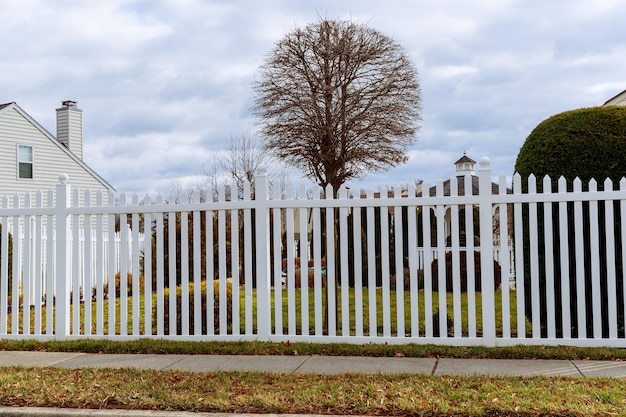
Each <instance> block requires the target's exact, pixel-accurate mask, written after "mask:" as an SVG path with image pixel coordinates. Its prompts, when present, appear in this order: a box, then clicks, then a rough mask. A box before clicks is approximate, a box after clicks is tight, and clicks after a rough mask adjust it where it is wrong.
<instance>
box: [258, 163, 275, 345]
mask: <svg viewBox="0 0 626 417" xmlns="http://www.w3.org/2000/svg"><path fill="white" fill-rule="evenodd" d="M254 184H255V185H254V200H255V210H254V222H255V249H256V287H257V336H258V338H259V340H269V336H270V330H271V302H270V294H271V292H270V291H271V290H270V247H269V243H268V241H269V238H270V223H269V211H268V207H267V206H268V204H267V200H268V198H269V197H268V191H267V175H266V171H265V168H262V167H261V168H259V169H258V174H257V175H256V176H255V179H254Z"/></svg>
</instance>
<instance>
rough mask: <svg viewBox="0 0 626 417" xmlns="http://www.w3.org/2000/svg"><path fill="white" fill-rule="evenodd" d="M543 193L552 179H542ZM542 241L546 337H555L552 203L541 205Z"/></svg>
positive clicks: (549, 186)
mask: <svg viewBox="0 0 626 417" xmlns="http://www.w3.org/2000/svg"><path fill="white" fill-rule="evenodd" d="M542 189H543V193H544V194H546V195H547V196H549V195H550V194H551V193H552V179H551V178H550V177H549V176H547V175H546V176H545V177H544V178H543V185H542ZM543 218H544V226H543V239H544V259H543V264H544V268H545V280H546V289H545V292H546V322H547V324H548V337H550V338H554V337H556V317H555V305H556V299H555V294H554V266H553V265H554V264H553V262H552V258H553V256H554V251H553V241H552V234H553V230H552V203H550V202H545V203H543Z"/></svg>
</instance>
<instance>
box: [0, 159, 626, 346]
mask: <svg viewBox="0 0 626 417" xmlns="http://www.w3.org/2000/svg"><path fill="white" fill-rule="evenodd" d="M478 183H479V184H478V185H479V187H478V190H479V192H476V191H474V190H473V187H472V185H473V181H472V178H471V177H469V176H468V177H465V178H464V181H463V182H458V181H457V180H452V181H450V184H449V192H448V191H447V190H446V191H445V192H444V188H446V187H447V184H444V183H443V182H441V181H440V182H438V183H437V184H435V185H434V190H435V191H434V192H431V191H430V190H431V188H430V187H429V186H428V184H422V187H421V190H418V189H416V188H415V186H409V187H408V189H401V188H400V187H395V188H393V189H392V190H383V191H381V192H379V193H374V192H373V191H370V190H368V191H367V192H361V191H360V190H346V189H345V188H342V189H341V190H340V191H339V193H338V197H337V198H333V197H332V196H333V193H332V190H330V189H327V190H320V189H319V187H314V186H313V187H310V186H309V187H307V186H306V185H301V186H300V187H298V188H297V189H294V188H293V187H292V186H291V185H287V187H286V189H285V190H283V191H282V192H275V193H271V192H270V191H269V189H270V187H269V186H268V183H267V178H266V177H265V175H264V173H262V174H261V175H259V176H257V177H256V179H255V184H256V185H255V189H254V191H251V189H250V186H249V185H247V186H246V187H245V189H244V190H242V192H241V193H239V194H240V195H239V196H233V197H232V198H230V197H228V196H227V194H229V193H227V192H226V189H225V188H221V189H220V190H218V193H217V199H216V201H208V202H204V201H202V199H201V198H200V195H199V194H197V195H195V196H194V197H193V199H192V201H188V202H178V203H174V202H173V201H174V200H173V199H169V200H170V201H169V202H165V201H163V198H161V197H160V196H158V197H157V198H156V199H155V200H154V201H153V199H151V198H150V197H149V196H146V197H145V198H144V199H143V200H141V201H140V200H139V198H138V196H136V195H134V196H131V198H130V199H129V200H127V196H126V195H124V194H122V195H121V196H120V199H119V203H118V204H117V205H115V204H113V203H110V204H109V205H89V204H88V205H81V204H80V203H79V202H80V201H91V197H92V196H91V194H90V193H89V191H88V190H87V191H85V190H82V191H80V190H76V189H74V190H71V189H70V186H69V184H67V183H63V184H59V185H58V186H57V187H56V190H55V191H54V193H55V198H54V199H49V200H50V201H52V200H54V201H55V204H48V206H47V207H43V206H42V205H38V206H36V207H33V204H32V203H31V196H19V198H18V197H15V198H8V197H4V198H3V199H2V205H1V207H0V224H1V225H2V230H1V232H0V337H2V338H15V339H32V338H34V339H68V338H72V339H76V338H108V339H115V340H122V339H130V338H159V339H161V338H165V339H181V340H266V341H287V340H289V341H308V342H315V341H319V342H348V343H368V342H373V343H437V344H450V345H476V344H480V345H487V346H503V345H515V344H561V345H578V346H620V347H626V335H625V332H624V324H625V323H624V310H625V305H624V300H625V299H626V285H625V283H624V274H623V268H622V265H624V264H626V223H625V222H622V221H621V219H626V183H624V182H622V184H620V185H621V188H620V190H617V191H613V190H612V188H613V187H612V184H611V183H610V182H606V183H604V190H608V191H597V190H596V184H595V182H594V181H592V182H591V183H590V184H589V191H582V184H581V182H580V181H576V182H574V184H573V191H568V190H567V189H566V186H567V184H566V183H565V181H564V180H563V181H561V182H560V183H559V187H560V188H559V191H558V192H556V193H552V192H550V187H549V184H550V179H549V178H547V179H544V182H543V190H545V191H544V192H537V191H536V185H535V180H534V177H532V176H531V178H530V179H529V181H528V184H529V187H528V192H524V193H522V191H521V189H522V186H521V185H522V180H521V178H519V176H515V177H514V184H513V190H514V192H511V191H510V189H508V188H507V181H506V178H505V177H500V178H499V179H498V187H497V189H498V191H497V192H496V193H494V192H493V190H495V188H494V187H493V184H492V176H491V170H490V168H489V161H488V159H487V158H483V159H482V160H481V163H480V171H479V175H478ZM458 184H462V186H463V187H464V188H463V189H462V190H459V189H458ZM444 185H445V186H446V187H444ZM421 191H423V193H422V192H421ZM80 193H87V194H86V195H83V198H82V199H81V198H79V197H81V194H80ZM209 195H212V194H209ZM227 197H228V198H227ZM35 200H37V201H39V200H40V199H35ZM20 201H26V203H25V204H21V203H20ZM98 201H102V198H101V196H98ZM108 201H111V202H113V201H115V199H114V196H109V199H108ZM116 217H117V219H119V222H118V224H121V225H122V226H121V227H119V229H120V230H119V231H116ZM174 224H175V225H176V226H173V225H174ZM525 229H526V230H529V231H530V232H526V233H525V232H524V230H525ZM109 236H115V238H114V239H110V238H109ZM524 236H526V238H525V237H524ZM50 237H52V238H50ZM86 237H88V238H86ZM513 242H517V244H515V245H514V244H513ZM116 274H119V275H118V276H117V279H115V276H116ZM175 288H176V295H175V296H174V289H175ZM170 291H171V294H172V295H171V296H170ZM198 294H201V296H198Z"/></svg>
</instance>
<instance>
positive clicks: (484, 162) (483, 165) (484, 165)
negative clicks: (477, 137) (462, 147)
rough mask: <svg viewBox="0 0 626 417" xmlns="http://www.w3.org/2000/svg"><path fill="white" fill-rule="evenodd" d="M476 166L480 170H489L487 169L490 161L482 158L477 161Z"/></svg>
mask: <svg viewBox="0 0 626 417" xmlns="http://www.w3.org/2000/svg"><path fill="white" fill-rule="evenodd" d="M478 164H479V165H480V168H481V169H489V167H490V166H491V160H490V159H489V158H487V157H486V156H483V157H482V158H480V160H479V161H478Z"/></svg>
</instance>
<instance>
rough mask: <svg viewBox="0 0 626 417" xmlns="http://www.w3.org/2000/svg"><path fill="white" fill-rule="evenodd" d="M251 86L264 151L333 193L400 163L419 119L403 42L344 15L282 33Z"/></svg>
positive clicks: (417, 92) (418, 100) (414, 80)
mask: <svg viewBox="0 0 626 417" xmlns="http://www.w3.org/2000/svg"><path fill="white" fill-rule="evenodd" d="M254 89H255V92H256V94H257V96H256V101H255V106H254V112H255V114H256V115H257V116H258V117H259V118H260V119H261V122H262V124H263V128H262V131H261V133H262V134H263V135H264V136H265V139H266V142H265V149H266V150H267V151H268V152H270V153H272V154H273V155H275V156H276V157H278V158H279V159H281V160H283V161H285V162H286V163H287V164H288V165H291V166H294V167H296V168H298V169H299V170H301V171H302V172H303V173H304V174H305V175H307V176H308V177H310V178H313V179H315V180H316V181H317V182H318V183H319V184H320V185H321V186H323V187H325V186H326V185H331V186H332V187H333V190H334V192H335V193H337V190H338V189H339V187H340V186H341V185H342V184H343V183H344V182H346V181H347V180H348V179H351V178H358V177H361V176H363V175H365V174H366V173H368V172H370V171H379V170H384V169H388V168H391V167H394V166H396V165H398V164H401V163H404V162H405V161H406V159H407V157H406V150H407V148H408V147H409V146H410V145H411V144H412V143H413V142H414V140H415V134H416V132H417V130H418V128H419V126H418V123H419V121H420V120H421V117H420V103H421V97H420V88H419V83H418V80H417V70H416V69H415V67H414V66H413V65H412V63H411V61H410V60H409V58H408V57H407V56H406V54H405V53H404V50H403V49H402V47H401V46H400V45H399V44H397V43H396V42H395V41H394V40H393V39H391V38H390V37H388V36H386V35H384V34H382V33H380V32H378V31H376V30H374V29H371V28H369V27H367V26H363V25H358V24H355V23H352V22H349V21H336V20H321V21H319V22H317V23H313V24H310V25H308V26H306V27H304V28H299V29H296V30H294V31H293V32H291V33H289V34H287V35H286V36H285V37H284V38H283V39H282V40H281V41H279V42H278V43H277V45H276V47H275V49H274V50H273V51H271V52H270V54H269V55H268V56H267V60H266V62H265V64H264V65H263V66H262V67H261V69H260V74H259V77H258V80H257V81H256V82H255V84H254Z"/></svg>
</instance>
